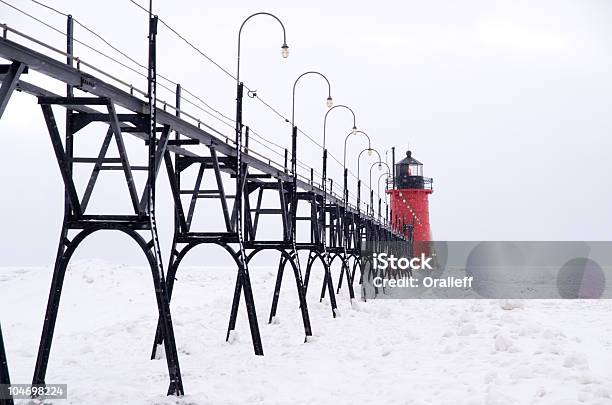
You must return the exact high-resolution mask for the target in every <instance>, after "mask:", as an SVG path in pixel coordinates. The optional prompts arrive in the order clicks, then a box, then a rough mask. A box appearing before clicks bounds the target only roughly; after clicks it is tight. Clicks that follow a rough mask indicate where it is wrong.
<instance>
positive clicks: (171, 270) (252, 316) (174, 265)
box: [151, 241, 263, 359]
mask: <svg viewBox="0 0 612 405" xmlns="http://www.w3.org/2000/svg"><path fill="white" fill-rule="evenodd" d="M202 244H209V245H210V244H213V245H217V246H221V247H222V248H224V249H225V250H226V251H227V252H228V253H229V254H230V256H231V257H232V259H234V262H236V265H237V266H238V272H239V276H238V278H237V280H236V286H235V289H234V300H233V301H232V309H231V313H230V322H229V325H228V329H227V334H226V338H225V339H226V341H227V340H229V336H230V332H231V331H232V330H234V329H235V327H236V315H237V314H238V305H239V303H240V295H241V291H242V287H243V285H242V283H241V282H240V272H244V267H243V265H242V263H241V258H240V254H239V252H237V251H235V250H234V249H233V248H232V247H231V246H229V245H228V244H227V243H224V242H211V241H194V242H189V243H188V244H187V245H186V246H184V247H183V248H182V249H181V250H180V251H179V252H178V254H177V255H176V259H174V260H171V262H170V266H169V267H168V277H167V278H168V302H169V301H170V298H171V296H172V290H173V288H174V280H175V277H176V273H177V271H178V267H179V265H180V264H181V262H182V261H183V259H184V258H185V256H186V255H187V253H189V251H191V249H193V248H194V247H196V246H199V245H202ZM248 285H249V286H250V281H249V282H248ZM249 288H250V287H249ZM245 296H246V293H245ZM245 299H247V298H246V297H245ZM252 308H253V309H252V310H250V309H249V305H247V314H248V317H249V326H250V329H251V339H252V341H253V349H254V351H255V354H256V355H258V356H262V355H263V346H262V343H261V336H260V334H259V325H258V323H257V314H256V313H255V311H254V305H253V307H252ZM159 326H160V325H159V321H158V325H157V331H156V333H155V340H154V342H153V350H152V352H151V359H154V358H156V355H157V348H158V347H159V345H160V344H161V343H162V341H164V340H165V339H164V335H163V334H162V330H160V327H159Z"/></svg>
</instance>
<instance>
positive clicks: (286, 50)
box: [281, 44, 289, 59]
mask: <svg viewBox="0 0 612 405" xmlns="http://www.w3.org/2000/svg"><path fill="white" fill-rule="evenodd" d="M281 55H283V58H285V59H286V58H288V57H289V47H288V46H287V44H283V46H281Z"/></svg>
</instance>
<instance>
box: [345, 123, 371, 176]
mask: <svg viewBox="0 0 612 405" xmlns="http://www.w3.org/2000/svg"><path fill="white" fill-rule="evenodd" d="M357 134H362V135H365V137H366V138H368V149H366V150H371V149H372V140H371V139H370V136H369V135H368V134H366V133H365V132H363V131H352V132H349V134H348V135H347V136H346V138H344V156H343V159H342V168H343V169H346V143H347V142H348V139H349V137H350V136H351V135H357Z"/></svg>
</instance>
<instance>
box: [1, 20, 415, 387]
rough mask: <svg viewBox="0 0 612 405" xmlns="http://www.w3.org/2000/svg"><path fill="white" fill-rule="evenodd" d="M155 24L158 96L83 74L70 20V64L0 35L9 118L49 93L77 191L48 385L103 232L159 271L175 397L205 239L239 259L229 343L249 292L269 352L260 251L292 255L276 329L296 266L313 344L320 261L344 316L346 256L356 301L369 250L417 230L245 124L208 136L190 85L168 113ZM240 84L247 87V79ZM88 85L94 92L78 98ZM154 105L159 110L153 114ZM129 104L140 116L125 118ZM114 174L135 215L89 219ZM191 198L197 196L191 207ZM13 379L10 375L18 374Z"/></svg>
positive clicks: (39, 364)
mask: <svg viewBox="0 0 612 405" xmlns="http://www.w3.org/2000/svg"><path fill="white" fill-rule="evenodd" d="M150 23H151V28H150V30H151V31H150V33H151V35H150V37H149V51H150V61H149V92H148V94H146V96H147V100H143V99H142V98H141V97H139V96H137V95H135V94H134V92H133V91H129V90H122V89H121V88H119V87H117V86H115V85H113V84H111V83H109V82H107V81H104V80H102V79H100V77H96V76H93V75H91V74H89V73H85V72H83V71H82V70H80V69H79V65H78V64H77V66H76V67H75V66H74V62H75V60H74V58H73V56H72V42H71V41H72V38H71V34H70V33H71V21H70V17H69V24H68V32H69V35H68V44H67V45H68V47H67V52H66V53H65V55H67V60H66V61H60V60H57V59H55V58H53V57H50V56H48V55H46V54H43V53H41V52H39V51H37V50H35V49H33V48H31V47H28V46H24V45H22V44H20V43H18V42H14V41H12V40H9V39H8V38H7V35H6V34H7V32H8V33H11V35H15V36H21V38H26V39H28V40H30V41H34V42H38V44H39V45H44V44H43V43H42V42H40V41H38V40H35V39H33V38H29V37H27V36H25V35H24V34H21V33H19V32H17V31H16V30H12V29H11V28H9V27H7V26H3V28H4V33H5V35H4V36H3V37H1V38H0V58H2V59H5V60H7V61H9V62H10V63H9V64H5V65H1V66H0V78H1V79H2V86H1V87H0V117H1V116H2V113H3V112H4V111H5V108H6V105H7V103H8V101H9V99H10V97H11V95H12V94H13V92H14V91H20V92H23V93H27V94H30V95H32V96H34V97H36V98H37V100H38V104H39V105H40V107H41V110H42V113H43V116H44V119H45V123H46V126H47V130H48V132H49V136H50V138H51V142H52V145H53V152H54V154H55V157H56V159H57V162H58V166H59V170H60V174H61V176H62V179H63V184H64V189H65V210H64V221H63V226H62V230H61V233H60V238H59V239H60V240H59V246H58V250H57V258H56V261H55V267H54V272H53V278H52V283H51V288H50V292H49V299H48V303H47V309H46V314H45V319H44V324H43V331H42V336H41V340H40V347H39V351H38V357H37V361H36V367H35V371H34V377H33V384H35V385H42V384H44V383H45V375H46V371H47V364H48V360H49V353H50V350H51V343H52V339H53V333H54V328H55V322H56V319H57V314H58V309H59V303H60V296H61V292H62V288H63V282H64V276H65V272H66V268H67V266H68V263H69V261H70V258H71V257H72V255H73V253H74V251H75V250H76V248H77V247H78V246H79V244H80V243H81V242H82V241H83V240H84V239H85V238H87V237H88V236H89V235H91V234H92V233H94V232H97V231H100V230H115V231H120V232H123V233H125V234H127V235H128V236H130V237H131V238H132V239H133V240H134V241H135V242H136V243H137V244H138V245H139V246H140V248H141V250H142V251H143V253H144V254H145V257H146V259H147V261H148V263H149V265H150V267H151V273H152V278H153V287H154V292H155V296H156V302H157V307H158V313H159V321H158V325H157V331H156V334H155V342H154V343H153V350H152V358H155V357H159V356H160V355H161V353H160V350H159V349H160V346H161V345H164V352H163V353H164V355H165V358H166V362H167V366H168V373H169V378H170V385H169V388H168V394H175V395H181V394H183V392H184V390H183V383H182V379H181V373H180V368H179V360H178V355H177V349H176V342H175V339H174V332H173V326H172V320H171V315H170V297H171V295H172V291H173V287H174V281H175V277H176V274H177V271H178V269H179V267H180V264H181V261H182V260H183V258H184V257H185V255H186V254H187V253H188V252H189V251H190V250H191V249H193V248H194V247H196V246H198V245H201V244H215V245H218V246H221V247H222V248H223V249H225V250H226V251H227V252H228V254H229V256H230V257H231V258H232V259H233V260H234V262H235V263H236V267H237V273H236V284H235V290H234V296H233V303H232V307H231V309H230V319H229V325H228V330H227V336H228V338H229V336H230V334H231V332H232V330H234V328H235V326H236V318H237V313H238V308H239V302H240V299H241V296H242V294H244V299H245V302H246V309H247V314H248V319H249V326H250V330H251V336H252V342H253V348H254V352H255V354H257V355H263V346H262V342H261V338H260V333H259V326H258V322H257V314H256V311H255V303H254V300H253V292H252V288H251V281H250V277H251V275H250V273H249V266H248V265H249V263H250V261H251V260H252V259H253V258H254V257H255V256H256V255H257V254H258V253H260V252H262V251H267V250H276V251H278V252H279V255H280V258H279V263H278V272H277V279H276V284H275V289H274V295H273V299H272V306H271V310H270V315H269V321H270V322H272V320H273V318H274V316H275V314H276V310H277V305H278V298H279V294H280V289H281V284H282V276H283V272H284V269H285V267H286V266H287V265H289V266H290V267H291V269H292V271H293V274H294V279H295V285H296V292H297V296H298V299H299V302H300V306H299V311H300V314H301V317H302V320H303V326H304V334H305V340H307V338H308V336H311V335H312V330H311V324H310V318H309V314H308V306H307V302H306V290H307V287H308V284H309V279H310V275H311V270H312V268H313V265H314V263H315V262H317V261H320V262H321V264H322V265H323V269H324V283H323V285H322V288H321V299H323V297H324V296H325V295H326V294H327V295H329V302H330V306H331V310H332V316H335V315H336V296H335V291H334V287H333V281H332V271H331V268H332V265H333V263H334V262H336V260H337V263H339V264H340V269H341V272H340V274H341V277H342V276H345V277H346V279H347V286H348V289H349V295H350V298H351V299H353V298H354V297H355V295H354V292H353V281H354V279H355V277H357V269H359V270H360V276H359V277H360V278H361V277H362V275H363V273H364V268H365V267H367V266H368V265H369V264H368V263H367V260H365V259H364V258H363V257H362V255H361V252H362V248H364V243H365V244H367V245H368V246H365V247H369V248H370V249H373V248H376V249H378V250H384V249H386V247H385V244H386V243H387V242H400V241H403V242H406V243H407V244H409V243H410V238H409V237H405V236H404V235H409V234H410V233H409V232H407V230H406V228H407V227H408V225H406V226H404V225H402V226H403V228H404V229H403V231H402V232H397V231H396V230H394V229H398V227H397V226H395V227H393V228H392V227H390V226H389V225H388V224H386V223H385V222H383V221H379V220H377V219H376V218H375V217H374V216H370V215H368V214H367V213H365V212H363V211H361V210H359V209H358V208H357V207H355V206H351V205H350V204H348V203H347V202H346V201H345V200H346V199H345V198H339V197H337V196H335V195H333V194H331V193H329V192H327V191H326V190H324V189H322V188H321V187H320V186H319V185H317V184H316V183H315V181H314V179H313V176H312V174H311V178H310V179H304V178H302V177H299V176H298V175H297V172H296V156H291V162H290V163H291V167H288V163H289V162H288V157H287V156H286V157H285V162H284V164H283V165H278V164H276V163H274V162H273V161H272V160H268V159H267V158H266V157H264V156H261V155H258V154H256V153H254V152H252V151H251V150H250V149H249V145H248V141H249V129H248V127H244V128H241V130H240V131H239V132H240V136H239V137H238V139H237V141H236V142H235V143H234V144H232V143H231V142H230V141H228V140H227V139H222V138H221V137H218V136H215V135H214V134H213V133H212V131H208V130H206V129H204V128H203V126H205V125H200V122H199V121H198V122H196V123H192V122H190V121H193V120H190V117H185V115H184V114H182V113H181V111H180V103H181V88H180V86H177V91H176V105H175V106H174V107H171V108H173V113H171V112H169V111H166V109H165V106H164V108H159V107H158V106H157V103H156V98H155V80H156V75H155V25H156V17H152V18H151V22H150ZM32 71H34V72H37V73H39V74H42V75H44V76H47V77H49V78H53V79H55V80H58V81H60V82H62V83H65V84H66V87H67V89H66V94H65V95H59V94H56V93H54V92H52V91H50V90H48V89H46V88H43V87H39V86H37V85H34V84H32V83H29V82H28V81H26V80H24V77H26V76H27V74H28V72H32ZM239 86H240V87H242V84H241V83H240V84H239ZM77 90H78V91H79V92H81V93H83V94H85V95H84V96H75V94H74V93H75V91H77ZM53 106H60V107H63V108H65V109H66V115H65V122H66V133H65V134H64V136H62V135H61V134H60V132H59V130H58V125H57V117H56V114H55V112H54V110H53V108H52V107H53ZM151 106H156V107H155V108H151ZM119 107H121V108H122V109H124V110H126V111H128V112H127V113H117V108H119ZM92 123H103V124H104V125H106V126H107V129H106V131H105V132H102V133H100V136H101V139H102V143H101V147H100V150H99V153H98V155H97V156H95V157H91V156H75V154H74V143H75V141H76V139H77V138H78V135H79V131H81V130H82V129H83V128H86V127H88V126H89V125H90V124H92ZM242 129H244V130H242ZM293 132H294V142H295V136H296V134H297V129H296V128H295V127H294V131H293ZM125 136H133V137H137V138H139V139H141V140H142V141H143V143H142V147H143V148H144V149H142V150H143V151H146V152H147V156H148V160H147V164H146V165H144V166H136V165H133V164H131V163H130V153H129V152H131V151H128V150H127V149H128V148H127V147H126V144H125V142H124V137H125ZM242 136H244V144H242ZM112 143H114V144H115V145H116V149H117V151H118V155H119V156H118V157H107V152H108V149H109V147H110V145H111V144H112ZM194 145H195V146H198V145H199V146H204V147H205V149H206V151H207V153H197V152H193V151H192V150H191V149H189V147H190V146H194ZM81 163H89V164H92V163H93V165H94V167H93V170H92V172H91V175H90V177H89V181H88V183H87V186H86V188H85V190H84V191H83V192H82V193H80V195H79V192H78V191H77V188H76V186H75V181H74V177H73V168H74V166H75V165H77V164H81ZM162 166H163V167H165V169H166V171H167V174H168V181H169V183H170V188H171V190H172V197H173V200H174V211H175V226H174V237H173V245H172V250H171V252H170V256H169V262H168V268H167V273H166V271H165V270H164V268H163V262H162V252H161V249H160V246H159V240H158V234H157V226H156V222H155V184H156V179H157V176H158V173H159V170H160V169H161V167H162ZM108 170H117V171H121V172H123V175H124V179H125V184H126V187H125V192H126V193H127V195H128V197H129V201H130V202H131V206H132V209H133V212H131V213H130V214H126V215H110V214H90V213H88V210H87V208H88V207H89V205H90V200H91V197H92V192H93V190H94V187H95V185H96V182H97V180H98V178H99V176H100V175H101V172H104V171H108ZM189 170H195V172H196V173H197V175H196V180H195V183H193V184H187V181H186V179H185V178H183V176H184V174H185V172H187V171H189ZM136 171H143V172H146V173H147V181H146V183H145V185H144V187H143V188H141V189H138V188H137V186H136V182H135V181H134V172H136ZM206 173H210V174H211V175H213V177H214V181H213V182H212V184H206V185H204V184H203V178H204V175H205V174H206ZM209 183H210V182H209ZM322 183H324V181H323V182H322ZM228 184H231V185H232V186H231V189H229V188H228ZM205 186H206V187H205ZM118 192H120V191H118ZM268 194H269V195H273V196H275V197H274V198H275V199H276V201H277V204H276V205H275V206H273V207H264V206H262V205H263V204H262V201H263V199H264V198H263V197H264V195H268ZM181 196H188V197H189V204H188V205H187V206H185V204H184V203H183V201H182V199H181ZM200 199H212V200H215V201H217V202H218V203H219V209H220V213H221V215H222V218H223V223H224V229H222V230H221V231H217V230H215V231H213V230H211V229H202V230H199V229H197V230H196V229H193V226H192V225H193V217H194V213H195V212H196V211H197V210H198V204H197V201H198V200H200ZM300 206H307V207H309V212H310V215H305V216H300V215H298V208H299V207H300ZM262 216H272V217H275V218H276V219H277V223H278V224H279V227H280V229H281V232H280V233H281V234H282V237H281V238H279V239H278V240H265V239H263V238H262V236H261V232H258V231H259V230H260V229H259V223H260V219H261V218H262ZM379 218H380V204H379ZM297 223H306V224H307V225H308V226H309V228H310V239H309V240H308V241H298V240H297V237H296V226H297ZM300 251H303V252H307V253H308V260H307V262H306V268H305V272H304V274H303V273H302V267H301V265H300V260H299V255H298V252H300ZM341 282H342V279H340V283H341ZM0 343H1V341H0ZM0 371H2V368H1V367H0ZM3 379H4V376H3ZM6 379H7V380H8V371H7V376H6Z"/></svg>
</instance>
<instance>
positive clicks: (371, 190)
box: [370, 155, 391, 215]
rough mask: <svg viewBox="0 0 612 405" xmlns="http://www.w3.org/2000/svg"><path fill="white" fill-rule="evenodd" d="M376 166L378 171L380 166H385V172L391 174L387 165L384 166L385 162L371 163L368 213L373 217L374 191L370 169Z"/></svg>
mask: <svg viewBox="0 0 612 405" xmlns="http://www.w3.org/2000/svg"><path fill="white" fill-rule="evenodd" d="M379 156H380V155H379ZM377 165H378V170H382V165H385V166H387V171H389V172H391V168H390V167H389V165H388V164H386V163H385V162H383V161H382V160H379V161H378V162H374V163H372V166H370V211H371V213H372V215H374V206H373V204H374V190H373V189H372V169H373V168H374V166H377ZM379 191H380V190H379Z"/></svg>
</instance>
